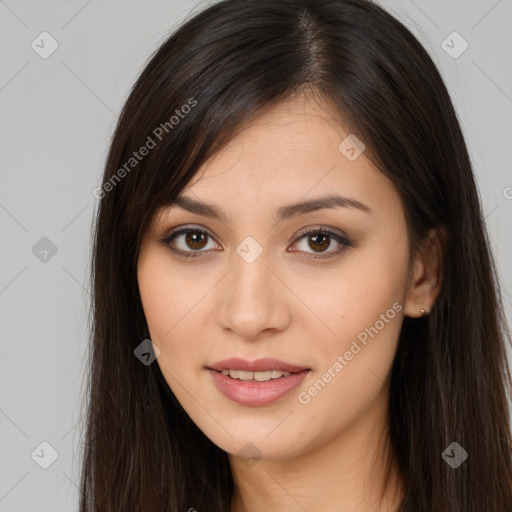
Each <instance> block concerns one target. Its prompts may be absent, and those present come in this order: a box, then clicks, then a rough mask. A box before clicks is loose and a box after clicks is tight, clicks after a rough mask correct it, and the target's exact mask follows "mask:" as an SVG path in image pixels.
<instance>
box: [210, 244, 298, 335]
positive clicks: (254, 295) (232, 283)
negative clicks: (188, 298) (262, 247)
mask: <svg viewBox="0 0 512 512" xmlns="http://www.w3.org/2000/svg"><path fill="white" fill-rule="evenodd" d="M270 267H271V265H269V262H268V261H267V258H266V256H265V251H263V254H262V255H260V256H259V257H258V258H257V259H256V260H255V261H252V262H250V263H248V262H247V261H245V260H244V259H243V258H241V257H239V256H238V255H236V256H235V257H234V265H233V268H232V269H231V270H230V271H229V273H228V275H227V276H226V277H225V278H224V279H223V280H222V286H221V287H219V288H218V290H217V293H218V294H219V301H218V304H219V307H218V309H217V321H218V323H219V326H220V327H221V328H222V329H229V330H231V331H233V332H234V333H236V334H237V335H238V337H240V338H243V339H247V340H256V339H259V338H261V337H262V333H263V332H267V334H269V333H270V332H278V331H283V330H285V329H286V328H287V327H288V325H289V323H290V320H291V309H290V304H289V301H290V300H291V296H292V295H293V294H291V293H290V292H289V290H287V288H286V286H285V284H283V282H282V280H281V279H279V278H278V277H276V273H277V272H276V270H275V269H272V268H270Z"/></svg>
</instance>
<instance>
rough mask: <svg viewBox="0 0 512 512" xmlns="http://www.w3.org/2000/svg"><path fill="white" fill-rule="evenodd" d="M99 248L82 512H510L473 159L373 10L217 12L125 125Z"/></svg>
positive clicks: (492, 307)
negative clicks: (276, 511) (472, 165)
mask: <svg viewBox="0 0 512 512" xmlns="http://www.w3.org/2000/svg"><path fill="white" fill-rule="evenodd" d="M95 195H96V196H97V197H98V198H99V199H100V204H99V210H98V214H97V220H96V226H95V243H94V261H93V287H94V308H93V336H92V351H91V359H90V396H89V408H88V417H87V419H88V424H87V434H86V437H85V439H84V461H83V478H82V488H81V490H82V492H81V504H80V510H81V511H82V512H86V511H91V512H92V511H93V510H94V511H100V512H106V511H119V510H123V511H140V510H144V511H148V512H149V511H164V510H166V511H183V510H189V511H193V510H196V511H198V512H201V511H212V512H213V511H215V512H217V511H219V512H220V511H223V512H225V511H231V512H242V511H243V512H253V511H256V510H258V511H259V510H263V509H264V510H286V511H296V510H297V511H302V510H308V511H309V512H314V511H317V510H322V511H331V510H332V511H334V510H347V511H348V510H350V511H353V512H360V511H361V512H362V511H365V512H366V511H382V512H384V511H386V512H391V511H393V512H395V511H396V512H398V511H400V512H405V511H414V512H420V511H429V512H445V511H450V512H462V511H484V510H485V511H494V512H504V511H507V510H512V450H511V433H510V426H509V421H508V420H509V418H508V403H507V396H508V393H509V390H510V383H511V381H510V373H509V368H508V367H507V364H506V353H505V349H506V342H507V341H509V337H508V336H509V335H508V331H507V329H506V324H505V321H504V316H503V311H502V305H501V298H500V292H499V286H498V281H497V278H496V271H495V268H494V263H493V260H492V256H491V254H490V249H489V242H488V239H487V235H486V231H485V226H484V222H483V217H482V212H481V208H480V203H479V197H478V193H477V189H476V185H475V181H474V176H473V172H472V168H471V164H470V160H469V157H468V152H467V148H466V145H465V141H464V139H463V136H462V133H461V130H460V126H459V123H458V120H457V117H456V114H455V112H454V109H453V106H452V103H451V101H450V98H449V95H448V92H447V90H446V87H445V85H444V83H443V81H442V79H441V77H440V75H439V72H438V71H437V69H436V67H435V65H434V64H433V62H432V60H431V59H430V57H429V56H428V54H427V53H426V51H425V50H424V49H423V48H422V46H421V45H420V44H419V43H418V41H417V40H416V39H415V38H414V37H413V36H412V35H411V33H410V32H409V31H408V30H407V29H406V28H405V27H404V26H403V25H401V24H400V23H399V22H398V21H397V20H395V19H394V18H393V17H392V16H390V15H389V14H387V13H386V12H385V11H384V10H383V9H382V8H380V7H378V6H377V5H374V4H373V3H370V2H368V1H365V0H322V1H318V0H316V1H315V0H259V1H257V2H256V1H253V0H237V1H230V0H226V1H221V2H219V3H217V4H214V5H212V6H211V7H209V8H208V9H206V10H204V11H202V12H200V13H198V14H197V15H195V16H194V17H193V18H192V19H190V20H188V21H187V22H186V23H185V24H184V25H182V26H181V27H180V28H179V29H178V30H177V31H176V32H175V33H174V34H173V35H171V36H170V37H169V39H168V40H167V41H165V43H164V44H163V45H162V46H161V47H160V48H159V49H158V51H157V52H156V53H155V55H154V56H153V57H152V58H151V60H150V62H149V63H148V64H147V66H146V68H145V69H144V71H143V72H142V74H141V76H140V77H139V79H138V80H137V82H136V84H135V86H134V87H133V90H132V92H131V94H130V96H129V98H128V100H127V101H126V104H125V106H124V109H123V112H122V115H121V117H120V120H119V123H118V126H117V129H116V131H115V134H114V137H113V140H112V143H111V148H110V152H109V156H108V161H107V163H106V168H105V174H104V179H103V184H102V187H101V188H100V189H98V190H97V191H96V192H95Z"/></svg>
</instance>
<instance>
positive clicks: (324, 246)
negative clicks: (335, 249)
mask: <svg viewBox="0 0 512 512" xmlns="http://www.w3.org/2000/svg"><path fill="white" fill-rule="evenodd" d="M318 238H322V239H323V243H322V244H320V245H321V247H320V248H321V249H326V248H327V247H329V243H328V242H327V244H326V243H325V242H326V240H328V239H329V236H328V235H322V234H317V235H312V236H310V240H313V239H318ZM313 243H314V244H316V247H312V249H313V250H315V251H316V250H317V248H318V242H313ZM317 252H322V251H317Z"/></svg>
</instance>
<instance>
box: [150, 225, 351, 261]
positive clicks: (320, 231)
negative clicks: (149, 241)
mask: <svg viewBox="0 0 512 512" xmlns="http://www.w3.org/2000/svg"><path fill="white" fill-rule="evenodd" d="M186 233H201V234H203V235H205V236H207V237H209V238H211V239H213V237H212V236H211V235H210V234H209V233H208V232H207V231H204V230H203V229H199V228H190V227H186V228H183V229H180V230H178V231H173V232H171V233H169V234H167V235H166V236H164V237H163V238H161V239H160V242H161V243H162V244H164V245H165V246H166V247H168V248H169V249H170V250H171V251H172V252H174V253H175V254H178V255H179V256H183V257H185V258H197V257H200V256H201V253H205V252H208V251H183V250H181V249H177V248H175V247H172V246H171V242H172V240H174V239H175V238H176V237H178V236H179V235H182V234H186ZM312 234H315V235H326V236H328V237H330V238H333V239H334V240H335V241H336V242H338V243H339V244H341V246H340V247H339V248H338V249H335V250H334V251H331V252H329V253H327V254H328V255H326V256H323V255H321V256H318V255H315V254H312V253H306V254H308V256H304V257H305V258H306V259H311V260H318V259H328V258H332V257H334V256H337V255H338V254H340V253H341V252H342V251H343V250H345V248H346V247H352V246H353V244H352V243H351V242H350V240H348V238H346V237H344V236H342V235H340V234H338V233H335V232H333V231H330V230H329V229H327V228H324V227H323V226H322V227H320V228H314V229H310V230H308V231H306V232H304V233H302V234H301V235H300V236H299V237H298V238H297V239H296V240H295V241H294V242H293V243H294V244H295V243H297V242H299V241H300V240H302V239H303V238H307V236H309V235H312ZM298 252H300V251H298Z"/></svg>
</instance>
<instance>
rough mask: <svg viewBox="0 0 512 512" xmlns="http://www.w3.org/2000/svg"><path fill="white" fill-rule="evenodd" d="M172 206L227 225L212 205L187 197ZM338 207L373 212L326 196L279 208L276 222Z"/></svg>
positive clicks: (350, 200)
mask: <svg viewBox="0 0 512 512" xmlns="http://www.w3.org/2000/svg"><path fill="white" fill-rule="evenodd" d="M173 206H177V207H179V208H181V209H183V210H186V211H188V212H190V213H195V214H197V215H202V216H204V217H210V218H212V219H217V220H220V221H221V222H223V223H225V224H229V220H228V218H227V216H226V214H225V213H224V212H223V211H222V210H221V209H220V208H218V207H216V206H214V205H212V204H208V203H204V202H202V201H198V200H196V199H193V198H191V197H188V196H184V195H179V196H177V197H176V199H175V200H174V201H173V202H172V203H171V204H170V205H169V207H171V208H172V207H173ZM338 207H342V208H354V209H357V210H361V211H363V212H365V213H369V214H370V215H371V214H373V210H372V209H371V208H370V207H368V206H366V205H365V204H363V203H361V202H360V201H357V200H356V199H351V198H349V197H343V196H339V195H328V196H323V197H317V198H315V199H310V200H309V201H301V202H298V203H293V204H289V205H285V206H281V207H280V208H279V209H278V210H277V212H276V213H277V216H276V220H277V222H282V221H283V220H288V219H291V218H293V217H297V216H299V215H304V214H306V213H310V212H314V211H317V210H323V209H326V208H338Z"/></svg>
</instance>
